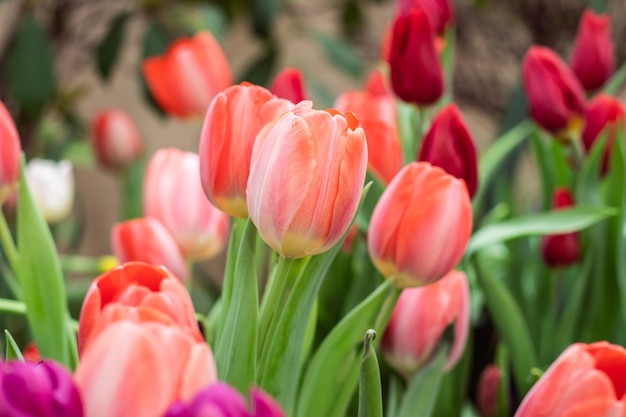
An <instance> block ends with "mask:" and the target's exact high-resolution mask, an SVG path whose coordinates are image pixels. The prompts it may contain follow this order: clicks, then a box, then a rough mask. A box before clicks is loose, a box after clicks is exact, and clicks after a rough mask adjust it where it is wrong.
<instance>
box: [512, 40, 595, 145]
mask: <svg viewBox="0 0 626 417" xmlns="http://www.w3.org/2000/svg"><path fill="white" fill-rule="evenodd" d="M522 66H523V68H522V73H523V74H522V75H523V79H524V88H525V90H526V97H527V99H528V105H529V107H530V115H531V116H532V118H533V119H535V121H536V122H537V123H538V124H539V125H540V126H541V127H543V128H544V129H546V130H547V131H549V132H552V133H554V134H556V135H562V134H564V133H566V132H567V131H569V130H578V129H580V127H581V122H582V119H583V117H584V115H585V92H584V91H583V88H582V86H581V85H580V82H579V81H578V79H577V78H576V76H575V75H574V73H572V71H571V70H570V69H569V68H568V67H567V66H566V65H565V63H564V62H563V61H562V60H561V58H559V57H558V56H557V55H556V54H555V53H554V52H552V51H551V50H550V49H548V48H544V47H541V46H533V47H532V48H530V49H529V50H528V52H527V53H526V56H525V57H524V62H523V64H522Z"/></svg>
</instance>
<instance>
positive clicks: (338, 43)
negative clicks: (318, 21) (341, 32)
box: [315, 32, 364, 78]
mask: <svg viewBox="0 0 626 417" xmlns="http://www.w3.org/2000/svg"><path fill="white" fill-rule="evenodd" d="M315 38H316V40H317V42H318V43H319V45H320V46H321V48H322V50H323V51H324V53H325V54H326V57H327V58H328V59H329V61H330V62H331V63H332V64H334V65H335V66H336V67H337V68H338V69H340V70H342V71H343V72H345V73H346V74H348V75H351V76H352V77H355V78H357V77H360V76H361V75H363V72H364V64H363V61H362V60H361V57H359V55H357V53H356V51H355V49H354V47H353V46H352V45H350V44H349V43H347V42H346V41H344V40H343V39H340V38H336V37H333V36H330V35H328V34H325V33H321V32H320V33H318V34H317V35H316V37H315Z"/></svg>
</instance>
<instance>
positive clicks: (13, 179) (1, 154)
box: [0, 101, 22, 207]
mask: <svg viewBox="0 0 626 417" xmlns="http://www.w3.org/2000/svg"><path fill="white" fill-rule="evenodd" d="M21 153H22V148H21V145H20V137H19V135H18V133H17V128H16V127H15V123H14V122H13V118H12V117H11V114H10V113H9V111H8V110H7V108H6V107H4V104H3V103H2V102H1V101H0V207H1V206H2V204H3V203H4V202H5V201H6V200H7V199H8V198H9V196H10V195H11V194H12V193H13V190H14V189H15V186H16V185H17V180H18V179H19V176H20V155H21Z"/></svg>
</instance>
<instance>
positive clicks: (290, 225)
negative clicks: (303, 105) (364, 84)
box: [248, 110, 367, 258]
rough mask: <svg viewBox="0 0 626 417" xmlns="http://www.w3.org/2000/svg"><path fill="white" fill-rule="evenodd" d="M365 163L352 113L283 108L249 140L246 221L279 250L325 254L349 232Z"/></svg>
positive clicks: (360, 133) (291, 254)
mask: <svg viewBox="0 0 626 417" xmlns="http://www.w3.org/2000/svg"><path fill="white" fill-rule="evenodd" d="M366 169H367V145H366V142H365V133H364V132H363V129H362V128H360V127H358V121H357V120H356V118H355V117H354V115H353V114H352V113H347V114H346V115H345V116H344V115H343V114H341V113H339V112H337V111H336V110H329V111H322V110H312V111H309V112H308V113H306V114H304V115H303V116H299V115H297V114H295V113H293V112H289V113H286V114H285V115H283V116H282V117H281V118H280V119H278V120H277V121H276V122H274V123H272V124H270V125H268V126H266V127H265V128H264V129H263V130H262V131H261V133H259V136H258V137H257V140H256V143H255V144H254V151H253V153H252V165H251V168H250V178H249V180H248V211H249V213H250V219H251V220H252V221H253V222H254V224H255V225H256V227H257V228H258V230H259V234H260V235H261V237H262V238H263V240H265V242H266V243H267V244H268V245H269V246H270V247H272V248H273V249H274V250H276V251H278V252H279V253H280V254H281V255H283V256H286V257H289V258H300V257H303V256H309V255H315V254H318V253H321V252H324V251H326V250H328V249H330V248H331V247H332V246H334V245H335V244H336V243H337V242H338V241H339V240H340V239H341V237H342V236H343V235H344V234H345V233H346V231H347V230H348V227H349V226H350V223H351V222H352V219H353V218H354V215H355V214H356V209H357V207H358V204H359V199H360V197H361V192H362V189H363V182H364V179H365V170H366Z"/></svg>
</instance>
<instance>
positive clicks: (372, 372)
mask: <svg viewBox="0 0 626 417" xmlns="http://www.w3.org/2000/svg"><path fill="white" fill-rule="evenodd" d="M375 337H376V332H375V331H373V330H368V331H367V333H366V334H365V342H364V344H363V360H362V361H361V375H360V379H359V417H383V397H382V396H383V393H382V388H381V384H380V368H379V367H378V359H376V350H375V349H374V347H373V346H372V341H373V340H374V338H375Z"/></svg>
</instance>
